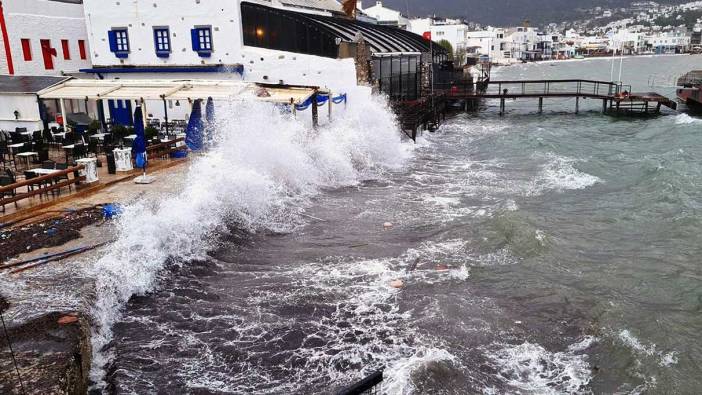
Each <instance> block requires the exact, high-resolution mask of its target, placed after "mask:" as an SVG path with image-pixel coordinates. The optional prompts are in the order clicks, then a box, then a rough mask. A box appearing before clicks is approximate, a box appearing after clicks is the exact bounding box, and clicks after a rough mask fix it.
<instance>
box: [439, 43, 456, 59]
mask: <svg viewBox="0 0 702 395" xmlns="http://www.w3.org/2000/svg"><path fill="white" fill-rule="evenodd" d="M439 45H441V46H442V47H444V49H445V50H446V51H447V52H448V53H449V56H451V57H453V45H451V43H450V42H448V40H446V39H442V40H441V41H439Z"/></svg>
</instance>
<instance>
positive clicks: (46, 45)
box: [39, 40, 56, 70]
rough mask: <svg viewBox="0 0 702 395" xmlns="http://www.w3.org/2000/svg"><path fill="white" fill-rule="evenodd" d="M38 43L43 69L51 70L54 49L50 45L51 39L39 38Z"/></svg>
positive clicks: (54, 54) (54, 53)
mask: <svg viewBox="0 0 702 395" xmlns="http://www.w3.org/2000/svg"><path fill="white" fill-rule="evenodd" d="M39 45H41V56H42V57H43V58H44V69H45V70H53V69H54V56H56V50H55V49H54V48H52V47H51V40H39Z"/></svg>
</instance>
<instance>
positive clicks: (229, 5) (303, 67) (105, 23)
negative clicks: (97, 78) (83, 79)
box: [85, 0, 356, 89]
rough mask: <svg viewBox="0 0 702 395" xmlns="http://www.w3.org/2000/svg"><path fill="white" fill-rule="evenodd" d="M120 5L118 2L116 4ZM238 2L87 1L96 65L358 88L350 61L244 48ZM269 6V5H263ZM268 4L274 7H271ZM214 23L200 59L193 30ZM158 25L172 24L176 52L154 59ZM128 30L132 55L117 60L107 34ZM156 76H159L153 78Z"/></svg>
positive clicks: (162, 75)
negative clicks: (220, 68) (240, 70)
mask: <svg viewBox="0 0 702 395" xmlns="http://www.w3.org/2000/svg"><path fill="white" fill-rule="evenodd" d="M118 3H119V4H118ZM239 3H240V1H238V0H234V1H231V0H201V1H200V2H199V4H198V2H196V1H194V0H148V1H146V0H133V1H129V2H126V1H121V2H113V1H110V2H105V1H103V0H85V10H86V11H85V12H86V20H87V25H88V31H89V32H88V34H89V38H90V41H91V48H92V52H91V54H92V59H93V64H94V65H95V66H119V65H134V66H197V65H203V64H206V65H235V64H242V65H243V66H244V77H243V78H244V80H246V81H253V82H268V83H279V82H280V81H283V83H285V84H299V85H314V86H321V87H325V86H326V87H329V88H332V89H341V88H343V87H348V86H355V85H356V70H355V65H354V63H353V60H352V59H330V58H323V57H318V56H311V55H301V54H296V53H291V52H283V51H273V50H267V49H263V48H254V47H245V46H243V38H242V32H241V10H240V8H239ZM264 3H265V2H264ZM268 5H270V4H268ZM199 25H211V26H212V37H213V40H212V42H213V52H212V56H211V57H209V58H201V57H200V56H198V54H197V53H196V52H194V51H193V50H192V44H191V41H190V40H191V39H190V30H191V29H192V28H193V27H194V26H199ZM154 26H168V27H169V29H170V35H171V48H172V52H171V55H170V57H168V58H159V57H157V56H156V52H155V48H154V40H153V27H154ZM113 27H127V28H128V32H129V43H130V53H129V56H128V57H127V58H126V59H118V58H117V57H115V55H114V54H113V53H112V52H110V48H109V42H108V38H107V32H108V31H109V30H110V29H112V28H113ZM155 76H156V77H155ZM104 77H105V78H115V77H121V78H130V79H131V78H168V79H172V78H189V79H192V78H201V79H222V78H225V79H241V77H240V76H239V75H238V74H235V73H183V74H172V73H159V74H136V73H129V74H126V73H125V74H106V75H104Z"/></svg>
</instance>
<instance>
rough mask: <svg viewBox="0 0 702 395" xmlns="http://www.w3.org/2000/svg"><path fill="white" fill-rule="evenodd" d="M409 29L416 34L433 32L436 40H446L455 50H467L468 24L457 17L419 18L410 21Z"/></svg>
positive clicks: (432, 34)
mask: <svg viewBox="0 0 702 395" xmlns="http://www.w3.org/2000/svg"><path fill="white" fill-rule="evenodd" d="M409 30H410V31H411V32H413V33H415V34H420V35H421V34H424V33H425V32H431V37H432V39H433V40H434V41H437V42H438V41H441V40H446V41H448V42H449V43H450V44H451V47H452V48H453V50H454V52H456V51H465V50H467V42H466V33H467V32H468V31H469V30H470V28H469V27H468V25H466V24H465V23H463V21H460V20H457V19H438V18H419V19H412V20H410V22H409Z"/></svg>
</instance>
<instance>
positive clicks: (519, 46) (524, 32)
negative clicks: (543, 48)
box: [505, 27, 539, 60]
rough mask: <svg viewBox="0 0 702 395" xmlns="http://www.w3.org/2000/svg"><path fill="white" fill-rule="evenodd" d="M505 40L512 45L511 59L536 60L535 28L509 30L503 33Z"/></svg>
mask: <svg viewBox="0 0 702 395" xmlns="http://www.w3.org/2000/svg"><path fill="white" fill-rule="evenodd" d="M505 38H506V39H507V41H508V42H510V43H511V45H512V48H511V53H512V59H520V60H535V59H536V55H537V54H538V53H539V52H538V50H537V49H538V48H537V41H538V30H537V29H536V28H533V27H517V28H511V29H508V30H507V31H506V32H505Z"/></svg>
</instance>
